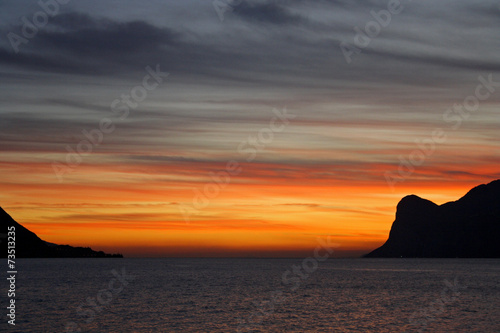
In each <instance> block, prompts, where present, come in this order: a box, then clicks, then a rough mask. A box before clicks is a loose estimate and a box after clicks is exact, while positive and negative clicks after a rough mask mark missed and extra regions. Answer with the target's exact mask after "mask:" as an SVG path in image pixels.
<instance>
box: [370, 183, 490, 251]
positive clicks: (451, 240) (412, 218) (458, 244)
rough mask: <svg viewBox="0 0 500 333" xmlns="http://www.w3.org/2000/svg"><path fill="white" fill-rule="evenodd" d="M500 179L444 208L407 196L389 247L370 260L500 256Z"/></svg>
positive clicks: (402, 204) (472, 191) (386, 245)
mask: <svg viewBox="0 0 500 333" xmlns="http://www.w3.org/2000/svg"><path fill="white" fill-rule="evenodd" d="M499 239H500V180H495V181H493V182H491V183H489V184H487V185H479V186H477V187H475V188H473V189H472V190H470V191H469V192H468V193H467V194H466V195H465V196H464V197H462V198H461V199H459V200H457V201H454V202H448V203H445V204H443V205H441V206H438V205H436V204H435V203H433V202H432V201H429V200H425V199H422V198H420V197H418V196H416V195H409V196H406V197H404V198H403V199H402V200H401V201H400V202H399V204H398V206H397V212H396V220H395V221H394V223H393V224H392V228H391V231H390V233H389V239H388V240H387V241H386V242H385V244H384V245H382V246H381V247H379V248H378V249H375V250H374V251H372V252H370V253H368V254H367V255H365V257H367V258H377V257H384V258H395V257H397V258H399V257H406V258H408V257H409V258H416V257H419V258H499V257H500V242H499Z"/></svg>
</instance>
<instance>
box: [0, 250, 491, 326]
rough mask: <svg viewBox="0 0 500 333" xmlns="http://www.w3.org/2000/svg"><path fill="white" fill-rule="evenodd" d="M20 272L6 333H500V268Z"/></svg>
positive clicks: (197, 266)
mask: <svg viewBox="0 0 500 333" xmlns="http://www.w3.org/2000/svg"><path fill="white" fill-rule="evenodd" d="M17 270H18V274H17V281H16V288H17V290H16V326H11V325H8V324H7V319H5V318H6V313H7V310H6V308H5V307H6V305H7V301H8V300H7V295H6V292H3V293H2V296H1V297H2V307H3V309H4V312H5V313H4V314H3V315H2V316H3V317H4V322H3V323H2V324H1V326H0V331H2V332H3V331H5V332H424V331H425V332H500V260H496V259H331V260H327V261H323V262H317V261H304V260H303V259H18V261H17ZM113 270H114V273H112V271H113ZM5 272H6V269H4V274H5V275H6V273H5ZM3 280H4V283H5V279H3ZM5 287H7V286H5ZM5 287H3V288H2V289H3V290H6V289H8V287H7V288H5Z"/></svg>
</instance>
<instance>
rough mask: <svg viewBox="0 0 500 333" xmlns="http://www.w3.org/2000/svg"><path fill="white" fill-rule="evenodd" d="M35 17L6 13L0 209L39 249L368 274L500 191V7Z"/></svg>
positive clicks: (278, 4) (309, 6)
mask: <svg viewBox="0 0 500 333" xmlns="http://www.w3.org/2000/svg"><path fill="white" fill-rule="evenodd" d="M40 3H41V4H42V5H41V4H40ZM40 3H38V2H37V1H22V2H21V1H1V2H0V36H1V38H0V206H1V207H2V208H4V209H5V210H6V211H7V212H8V213H10V214H11V215H12V216H13V217H14V218H15V219H16V220H17V221H18V222H19V223H21V224H23V225H24V226H25V227H27V228H28V229H30V230H32V231H33V232H35V233H36V234H37V235H38V236H39V237H40V238H42V239H44V240H46V241H49V242H53V243H58V244H70V245H73V246H91V247H92V248H93V249H95V250H104V251H107V252H120V253H123V254H124V255H125V256H128V257H140V256H148V257H161V256H166V257H173V256H174V257H175V256H180V257H210V256H248V257H296V256H310V255H311V254H312V253H313V252H312V251H313V249H314V248H315V247H316V246H317V245H318V242H320V240H321V239H326V238H327V237H330V239H332V240H333V241H335V243H337V244H338V248H336V250H335V251H336V252H335V254H336V256H358V255H361V254H363V253H366V252H369V251H370V250H372V249H374V248H376V247H378V246H380V245H381V244H383V243H384V241H385V240H386V239H387V237H388V232H389V230H390V227H391V225H392V222H393V221H394V214H395V211H396V205H397V203H398V202H399V200H401V198H403V197H404V196H406V195H409V194H416V195H419V196H421V197H424V198H427V199H430V200H433V201H434V202H436V203H438V204H442V203H445V202H448V201H453V200H457V199H458V198H460V197H461V196H463V195H464V194H465V193H466V192H467V191H468V190H469V189H470V188H472V187H474V186H477V185H479V184H482V183H488V182H490V181H492V180H494V179H498V178H500V171H499V169H498V165H499V164H500V157H499V154H498V153H499V146H500V134H499V131H498V127H499V125H500V118H499V117H498V115H499V109H498V106H499V105H500V59H499V57H498V54H499V52H498V51H499V49H500V44H499V43H500V40H499V38H498V36H499V35H498V31H499V28H500V21H499V20H498V17H499V15H500V7H499V5H498V2H497V1H486V0H485V1H465V0H453V1H448V0H446V1H444V0H438V1H432V2H430V1H415V0H413V1H411V0H405V1H403V0H402V1H400V2H398V1H397V0H390V1H381V0H380V1H379V0H377V1H348V0H336V1H322V0H304V1H295V0H288V1H287V0H282V1H280V0H275V1H271V0H269V1H263V0H260V1H242V0H233V1H231V0H216V1H213V2H212V1H206V0H205V1H201V0H188V1H142V2H138V1H111V0H106V1H96V0H94V1H75V0H73V1H68V0H59V2H56V1H55V0H46V1H44V0H42V1H41V2H40Z"/></svg>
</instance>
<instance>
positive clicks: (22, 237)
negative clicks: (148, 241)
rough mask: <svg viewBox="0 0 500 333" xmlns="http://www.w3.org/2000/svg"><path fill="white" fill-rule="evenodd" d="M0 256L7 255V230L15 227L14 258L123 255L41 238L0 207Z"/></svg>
mask: <svg viewBox="0 0 500 333" xmlns="http://www.w3.org/2000/svg"><path fill="white" fill-rule="evenodd" d="M0 225H1V233H0V248H1V254H0V258H6V257H7V246H8V242H11V241H12V239H9V237H8V236H10V234H8V232H9V231H10V230H12V227H15V255H16V258H105V257H108V258H109V257H115V258H121V257H123V256H122V255H121V254H106V253H104V252H102V251H98V252H97V251H93V250H92V249H91V248H90V247H72V246H69V245H57V244H52V243H48V242H45V241H43V240H41V239H40V238H39V237H38V236H37V235H35V233H33V232H31V231H29V230H28V229H26V228H25V227H23V226H22V225H20V224H19V223H17V222H16V221H15V220H14V219H13V218H12V217H11V216H10V215H9V214H7V213H6V212H5V211H4V210H3V209H2V208H1V207H0Z"/></svg>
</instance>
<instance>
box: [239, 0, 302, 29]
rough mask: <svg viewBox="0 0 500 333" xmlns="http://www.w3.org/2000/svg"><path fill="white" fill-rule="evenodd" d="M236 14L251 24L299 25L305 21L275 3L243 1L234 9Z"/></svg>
mask: <svg viewBox="0 0 500 333" xmlns="http://www.w3.org/2000/svg"><path fill="white" fill-rule="evenodd" d="M234 13H235V14H236V15H237V16H239V17H241V18H243V19H245V20H248V21H251V22H257V23H270V24H280V25H282V24H297V23H301V22H302V21H303V18H302V17H301V16H299V15H296V14H293V13H292V12H291V11H290V10H289V9H288V8H287V7H285V6H283V5H281V4H279V3H274V2H267V3H255V2H250V1H242V2H241V3H240V4H239V5H237V6H236V7H235V8H234Z"/></svg>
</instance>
